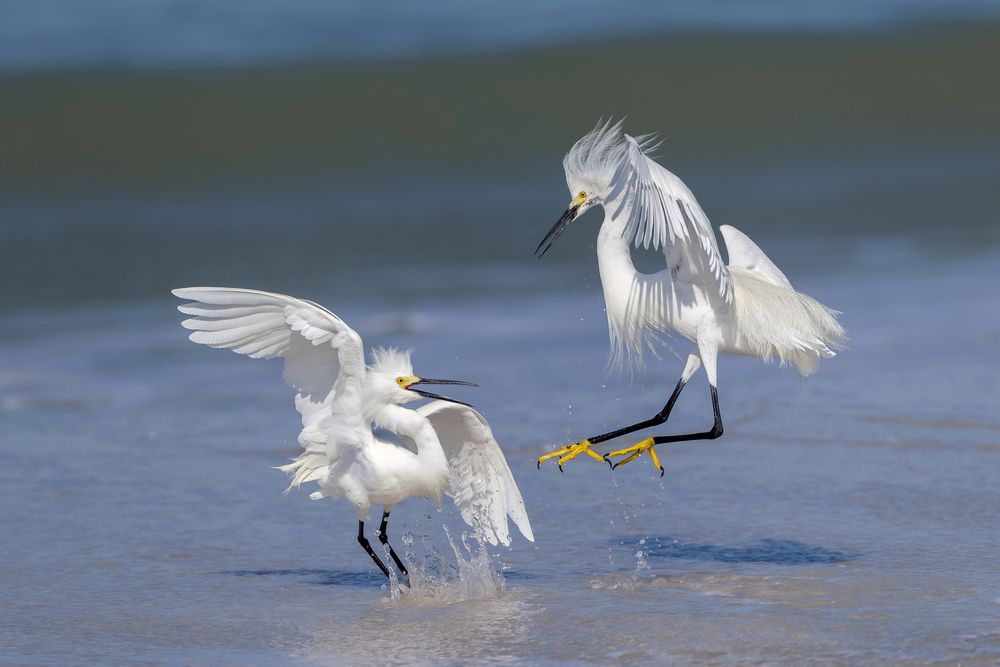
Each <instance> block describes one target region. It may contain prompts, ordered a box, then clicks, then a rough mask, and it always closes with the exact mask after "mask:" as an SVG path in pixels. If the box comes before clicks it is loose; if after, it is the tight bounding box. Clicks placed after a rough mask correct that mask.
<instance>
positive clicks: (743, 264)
mask: <svg viewBox="0 0 1000 667" xmlns="http://www.w3.org/2000/svg"><path fill="white" fill-rule="evenodd" d="M719 231H720V232H722V238H723V239H724V240H725V241H726V250H727V251H728V252H729V266H735V267H737V268H740V269H746V270H747V271H753V272H754V273H756V274H757V275H758V276H760V277H761V278H763V279H764V280H766V281H767V282H769V283H771V284H772V285H777V286H778V287H787V288H788V289H793V288H792V283H790V282H789V281H788V278H786V277H785V274H784V273H782V272H781V269H779V268H778V267H777V266H776V265H775V263H774V262H772V261H771V259H770V258H769V257H768V256H767V255H765V254H764V251H763V250H761V249H760V246H758V245H757V244H756V243H754V242H753V241H751V240H750V237H749V236H747V235H746V234H744V233H743V232H741V231H740V230H738V229H736V228H735V227H733V226H731V225H722V226H720V227H719Z"/></svg>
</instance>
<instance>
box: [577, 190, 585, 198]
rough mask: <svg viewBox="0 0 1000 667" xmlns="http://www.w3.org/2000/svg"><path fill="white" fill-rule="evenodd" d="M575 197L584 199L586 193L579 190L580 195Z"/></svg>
mask: <svg viewBox="0 0 1000 667" xmlns="http://www.w3.org/2000/svg"><path fill="white" fill-rule="evenodd" d="M577 197H579V198H580V199H586V198H587V193H586V192H584V191H583V190H580V194H578V195H577Z"/></svg>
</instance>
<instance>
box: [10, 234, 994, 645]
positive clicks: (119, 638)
mask: <svg viewBox="0 0 1000 667" xmlns="http://www.w3.org/2000/svg"><path fill="white" fill-rule="evenodd" d="M796 247H797V246H796ZM860 247H862V248H864V247H865V246H864V245H863V244H862V246H860ZM769 250H771V248H769ZM773 252H774V254H776V255H781V254H784V253H788V252H790V251H789V250H788V248H787V247H785V248H784V250H783V249H782V246H781V244H777V245H776V246H775V248H774V250H773ZM879 256H882V257H884V254H879ZM840 259H841V261H842V265H841V266H840V267H839V268H838V269H831V270H828V271H822V270H820V271H814V272H812V273H811V274H807V276H808V277H807V278H806V279H803V280H797V276H796V273H795V272H794V271H789V275H790V277H791V279H792V280H793V281H795V282H796V283H797V286H798V287H800V288H801V289H803V290H805V291H808V292H811V293H813V294H815V295H816V296H818V297H820V298H821V299H822V300H824V301H825V302H827V303H829V304H830V305H831V306H834V307H837V308H839V309H841V310H843V311H844V312H845V315H844V316H843V319H844V322H845V324H846V326H847V328H848V332H849V335H850V337H851V342H850V349H849V350H848V351H847V352H845V353H844V354H842V355H841V356H840V357H838V358H837V359H834V360H832V361H831V362H830V363H825V364H824V366H823V368H822V369H821V371H820V372H819V373H818V374H817V375H816V376H814V377H813V378H810V379H808V380H802V379H800V378H799V377H798V376H797V375H796V374H795V373H794V372H793V371H791V370H788V369H776V368H774V367H766V366H762V365H761V364H759V363H757V362H754V361H751V360H746V359H736V358H723V359H722V360H721V362H720V393H721V398H722V410H723V418H724V420H725V423H726V434H725V436H724V437H723V438H722V439H720V440H719V441H716V442H705V443H696V444H689V445H684V446H677V447H675V448H672V449H664V450H663V451H661V457H662V458H663V460H664V463H665V466H666V475H665V477H664V478H663V479H660V478H658V476H657V475H656V473H655V470H654V468H653V466H652V465H651V464H650V463H649V460H648V459H645V458H642V459H640V460H637V461H636V462H634V463H632V464H630V465H628V466H626V467H624V468H621V469H619V470H617V471H615V472H614V473H612V472H610V471H609V470H608V468H607V467H606V466H604V465H600V464H597V463H596V462H593V461H591V460H589V459H580V460H578V461H574V462H572V463H570V464H568V465H567V466H566V471H565V474H560V473H559V471H558V470H557V469H556V468H555V467H554V466H543V468H542V470H536V468H535V458H536V457H537V456H538V455H539V454H540V453H542V452H544V451H546V450H548V449H549V448H551V447H553V446H555V445H556V444H558V443H562V442H565V441H567V440H570V439H575V438H579V437H583V436H585V435H590V434H592V433H594V432H597V431H601V430H602V429H605V428H607V427H612V426H615V425H618V424H620V423H622V422H625V421H629V420H634V419H637V418H641V417H645V416H648V415H649V414H652V413H653V412H655V410H657V409H658V408H659V407H660V405H662V403H663V401H664V400H665V398H666V396H667V394H668V393H669V391H670V389H671V388H672V387H673V383H674V381H675V376H676V375H677V373H678V372H679V370H680V367H681V365H682V364H681V361H680V360H679V359H678V358H676V357H675V356H674V354H672V351H671V350H670V349H665V350H664V354H663V355H662V357H663V358H662V359H661V360H660V361H651V362H650V364H649V368H648V371H647V373H646V374H645V376H643V377H641V378H635V379H634V380H629V379H627V378H616V377H615V376H609V375H608V374H607V373H606V372H605V362H606V359H607V357H606V354H607V353H606V331H605V324H604V321H603V313H602V309H601V307H602V302H601V298H600V295H599V293H598V292H596V291H594V290H593V289H582V288H574V287H571V286H572V285H576V284H584V283H586V282H588V281H591V280H593V267H592V266H591V267H589V268H586V267H584V268H581V267H579V266H575V265H572V266H561V267H559V268H556V269H552V268H545V267H543V266H539V268H538V269H537V270H533V271H528V272H522V273H520V274H518V275H517V276H516V277H513V278H510V284H509V285H508V286H507V287H506V288H505V289H502V290H500V289H498V290H495V291H493V292H490V293H488V294H487V295H486V296H483V297H475V296H472V295H469V294H464V295H458V296H455V295H453V294H450V293H447V295H446V296H442V292H441V291H440V290H434V289H428V290H427V291H426V292H425V293H419V290H418V293H417V294H416V295H415V296H413V297H412V298H411V297H408V298H407V299H406V300H405V302H404V301H403V300H400V299H395V298H393V297H391V296H389V297H382V298H380V299H378V300H375V301H371V300H369V301H363V300H361V299H357V298H354V299H352V298H350V297H347V296H346V294H347V291H346V290H344V289H339V288H334V289H333V290H326V291H325V292H324V291H321V293H319V294H313V295H312V296H315V297H316V298H318V299H319V300H321V301H323V302H324V303H326V304H328V305H330V306H331V307H333V308H334V309H335V310H336V311H337V312H338V313H339V314H340V315H341V316H343V317H344V318H345V319H346V320H347V321H348V322H350V323H351V324H352V325H353V326H354V327H355V328H357V329H358V330H359V331H360V332H361V333H362V334H363V336H364V337H365V338H366V342H367V343H369V344H396V345H406V346H412V347H415V353H414V360H415V364H416V370H417V372H418V373H420V372H424V373H426V374H428V375H438V376H442V377H460V378H466V379H470V380H474V381H477V382H478V383H479V384H480V385H481V387H480V388H479V389H469V390H467V392H468V393H467V394H465V393H463V397H464V398H469V399H470V400H472V401H473V402H474V403H475V404H476V405H477V407H479V408H480V409H481V410H482V412H483V413H484V414H485V415H486V416H487V418H488V419H489V420H490V422H491V424H492V425H493V428H494V431H495V433H496V435H497V437H498V439H499V440H500V442H501V443H502V445H503V447H504V450H505V452H506V454H507V457H508V460H509V461H510V464H511V468H512V469H513V471H514V474H515V476H516V478H517V481H518V483H519V484H520V486H521V489H522V492H523V494H524V497H525V501H526V503H527V506H528V509H529V514H530V517H531V520H532V523H533V527H534V532H535V535H536V542H535V543H534V544H531V543H528V542H526V541H524V540H523V539H515V541H514V543H513V545H512V547H511V548H510V549H502V548H501V549H490V550H488V551H489V553H488V554H487V556H488V557H485V556H484V555H483V554H481V553H480V552H479V551H478V548H477V545H476V543H475V541H474V540H472V539H471V538H469V537H468V536H466V537H465V538H464V543H463V531H464V530H465V529H464V526H463V524H462V523H461V521H460V520H459V519H458V518H457V516H456V515H455V514H454V512H452V511H450V508H449V507H448V501H445V506H444V509H443V510H441V511H438V510H437V509H436V508H435V507H434V506H433V505H431V504H430V503H428V502H426V501H423V500H413V501H409V502H406V503H404V504H402V505H400V506H399V507H398V508H397V509H396V511H395V512H394V513H393V520H392V522H391V523H390V535H391V536H392V538H393V540H394V542H395V543H396V544H397V546H398V547H400V548H403V549H405V550H406V551H407V553H408V556H407V559H408V560H409V561H410V562H411V564H412V565H413V570H414V574H415V577H414V581H415V585H414V587H413V590H410V591H406V592H402V593H400V592H398V591H395V590H393V589H391V588H390V587H388V586H386V585H385V583H384V581H383V580H382V579H381V577H380V576H376V573H375V572H373V568H372V566H371V564H370V562H369V560H368V558H367V556H366V555H365V554H364V553H363V552H362V551H361V549H360V548H359V547H358V545H357V544H356V543H355V541H354V534H355V525H356V524H355V519H354V516H353V513H352V512H351V511H350V510H349V508H347V507H346V506H344V505H341V504H338V503H334V502H329V501H321V502H315V501H310V500H309V499H308V497H307V493H304V492H295V491H293V492H292V493H290V494H288V495H287V496H282V491H283V490H284V487H285V484H286V480H285V478H284V477H283V475H282V474H281V473H279V472H277V471H275V470H272V469H271V466H274V465H280V464H281V463H283V462H284V461H285V460H287V459H288V458H289V457H291V456H292V455H294V452H295V439H294V436H295V434H296V432H297V429H296V417H297V416H296V415H295V413H294V411H293V410H292V407H291V401H290V396H289V394H288V391H287V390H286V389H285V388H284V387H283V385H282V384H281V382H280V381H279V367H278V366H277V365H275V364H274V363H270V362H256V363H255V362H250V361H248V360H246V359H243V358H239V357H236V356H235V355H232V354H227V353H223V352H221V351H216V350H209V349H205V348H200V347H196V346H193V345H191V344H190V343H189V342H187V341H186V339H185V337H184V332H183V331H182V330H181V329H180V327H179V325H178V322H179V319H180V317H179V315H178V314H177V313H176V311H174V310H173V308H174V306H175V305H176V304H175V303H174V302H173V301H171V300H170V299H169V298H167V297H166V295H164V296H163V297H162V298H161V297H157V296H151V297H150V298H149V299H148V300H146V301H143V302H135V303H122V302H118V303H111V304H108V305H104V306H101V305H93V304H91V305H88V306H86V307H80V308H78V309H72V308H70V309H66V308H63V309H58V310H45V309H36V310H31V311H26V310H21V311H15V312H11V313H7V314H5V315H3V316H2V319H0V324H2V326H0V336H2V340H0V342H2V345H3V350H4V363H3V366H2V368H0V420H2V424H3V429H2V432H0V450H2V453H3V460H4V465H3V466H2V468H0V531H2V535H3V552H4V556H3V568H2V569H0V582H2V584H0V587H2V591H3V597H4V603H3V605H2V606H0V661H2V662H4V663H6V664H21V663H24V664H52V665H56V664H66V663H67V662H79V661H81V660H82V661H84V662H89V663H93V664H97V663H118V664H122V663H127V664H166V665H187V664H234V665H235V664H241V665H243V664H261V665H263V664H275V663H301V664H310V665H312V664H376V663H377V664H399V663H418V664H421V663H423V664H429V663H435V664H437V663H445V664H447V663H453V664H458V663H465V662H470V661H475V662H494V663H502V662H522V661H527V662H532V663H537V664H557V663H591V664H607V663H636V662H653V663H655V662H668V663H671V664H735V663H741V664H745V663H748V662H761V663H769V664H771V663H787V664H803V663H810V662H811V663H820V664H858V663H873V662H877V663H885V662H896V663H904V664H932V663H948V664H955V663H959V662H960V663H962V664H993V663H995V662H996V661H997V660H998V659H1000V583H998V582H1000V566H998V564H997V560H996V553H997V552H998V550H1000V531H997V529H996V519H995V515H996V509H997V507H1000V490H998V487H997V483H996V480H997V479H998V478H1000V420H998V417H997V412H996V406H997V405H998V399H1000V386H998V380H997V378H996V368H997V362H998V361H1000V359H998V352H997V350H998V344H1000V297H998V296H997V294H996V291H995V284H994V283H995V281H994V280H992V279H991V276H992V277H994V278H995V272H996V271H995V267H996V266H997V260H998V257H997V255H996V253H991V252H988V251H984V252H983V253H982V254H981V256H980V257H978V258H975V259H963V260H961V261H959V260H945V261H942V260H941V259H940V258H935V260H934V271H933V272H930V271H927V270H925V268H926V266H927V264H928V260H927V258H926V257H925V256H923V255H921V254H920V251H918V250H914V251H913V252H912V253H909V254H907V253H901V254H900V255H899V256H897V257H896V261H894V262H893V263H892V265H891V266H887V265H885V264H884V262H882V261H874V260H872V259H870V256H869V254H867V253H866V252H865V251H863V250H860V251H857V252H854V253H848V254H845V255H844V256H843V257H842V258H840ZM492 276H493V274H491V273H490V272H489V271H485V272H484V274H483V275H471V276H470V278H469V280H470V284H476V283H477V281H484V282H488V281H490V280H491V279H492ZM674 348H676V351H677V352H678V353H680V354H683V353H684V352H685V351H686V347H684V344H681V343H675V344H674ZM710 414H711V413H710V408H709V401H708V391H707V387H706V386H705V384H704V380H703V379H701V378H699V380H697V381H695V382H692V383H691V385H690V386H689V387H688V389H687V390H686V391H685V393H684V395H683V397H682V399H681V401H680V403H679V404H678V407H677V409H676V410H675V416H674V417H672V419H671V423H670V424H669V425H667V426H665V427H664V429H663V430H666V431H669V432H681V431H685V430H691V429H697V428H701V427H703V426H704V425H707V424H708V423H709V419H710ZM372 527H374V526H372ZM446 531H447V533H448V534H449V535H450V537H451V541H452V543H453V544H454V546H455V548H454V549H453V548H452V544H450V543H449V539H448V537H447V536H446Z"/></svg>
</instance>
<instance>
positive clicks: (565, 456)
mask: <svg viewBox="0 0 1000 667" xmlns="http://www.w3.org/2000/svg"><path fill="white" fill-rule="evenodd" d="M685 384H687V379H686V378H685V377H684V376H681V379H680V380H678V382H677V386H676V387H674V393H672V394H671V395H670V400H668V401H667V404H666V405H664V406H663V409H662V410H660V411H659V412H657V413H656V416H654V417H652V418H650V419H647V420H646V421H641V422H639V423H638V424H632V425H631V426H624V427H622V428H620V429H618V430H615V431H609V432H607V433H602V434H601V435H595V436H593V437H590V438H585V439H584V440H581V441H580V442H578V443H576V444H573V445H566V446H565V447H563V448H561V449H557V450H556V451H554V452H549V453H548V454H543V455H542V456H539V457H538V463H537V467H538V468H539V469H541V467H542V463H543V462H544V461H547V460H548V459H551V458H556V457H560V458H559V470H562V464H563V463H565V462H566V461H571V460H573V459H574V458H576V456H577V455H578V454H581V453H586V454H589V455H590V456H592V457H593V458H595V459H597V460H598V461H601V460H603V461H604V462H605V463H607V464H608V465H609V466H611V469H612V470H614V468H615V466H614V464H612V463H611V461H608V455H605V456H604V457H603V459H602V458H601V457H600V456H598V455H597V454H595V453H594V452H592V451H590V447H591V446H592V445H596V444H597V443H599V442H604V441H605V440H611V439H612V438H617V437H618V436H621V435H627V434H629V433H632V432H634V431H641V430H642V429H644V428H651V427H653V426H659V425H660V424H662V423H663V422H665V421H667V418H668V417H670V411H671V410H673V409H674V403H676V402H677V397H678V396H680V395H681V390H683V389H684V385H685Z"/></svg>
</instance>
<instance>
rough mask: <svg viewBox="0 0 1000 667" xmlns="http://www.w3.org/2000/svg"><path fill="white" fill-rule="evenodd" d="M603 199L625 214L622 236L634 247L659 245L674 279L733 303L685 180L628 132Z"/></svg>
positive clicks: (711, 238) (718, 258)
mask: <svg viewBox="0 0 1000 667" xmlns="http://www.w3.org/2000/svg"><path fill="white" fill-rule="evenodd" d="M606 203H607V204H609V206H610V209H611V211H612V215H613V216H615V217H621V216H625V219H626V220H627V223H626V226H625V236H626V237H627V238H629V239H630V240H631V241H632V243H633V244H634V245H635V246H636V247H637V248H638V247H640V246H641V247H644V248H649V247H653V248H662V249H663V252H664V254H666V256H667V267H668V268H669V269H670V270H671V271H672V273H673V278H674V279H675V280H678V279H679V280H684V281H687V282H691V283H694V284H696V285H701V286H703V287H706V288H710V289H712V290H713V291H714V292H715V293H717V294H718V295H719V296H720V297H722V299H723V301H724V302H725V303H726V304H731V303H732V301H733V287H732V282H731V281H730V278H729V271H728V270H727V269H726V266H725V264H723V262H722V256H721V255H720V253H719V246H718V244H717V243H716V241H715V233H714V232H713V231H712V224H711V223H710V222H709V220H708V216H706V215H705V212H704V211H703V210H702V209H701V206H700V205H699V204H698V200H697V199H695V197H694V195H693V194H692V193H691V190H689V189H688V187H687V186H686V185H684V182H683V181H681V179H679V178H678V177H677V176H675V175H674V174H672V173H671V172H669V171H667V170H666V169H664V168H663V167H661V166H660V165H659V164H657V163H656V162H654V161H653V160H651V159H650V158H649V157H647V156H646V154H645V153H644V152H643V148H642V144H641V143H640V142H639V141H636V139H635V138H633V137H631V136H629V135H627V134H626V135H625V152H624V154H623V156H622V158H621V162H620V163H619V164H618V167H617V168H616V170H615V173H614V176H613V177H612V180H611V192H610V194H609V195H608V197H607V202H606Z"/></svg>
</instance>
